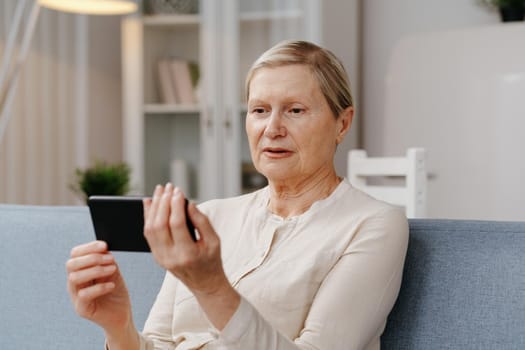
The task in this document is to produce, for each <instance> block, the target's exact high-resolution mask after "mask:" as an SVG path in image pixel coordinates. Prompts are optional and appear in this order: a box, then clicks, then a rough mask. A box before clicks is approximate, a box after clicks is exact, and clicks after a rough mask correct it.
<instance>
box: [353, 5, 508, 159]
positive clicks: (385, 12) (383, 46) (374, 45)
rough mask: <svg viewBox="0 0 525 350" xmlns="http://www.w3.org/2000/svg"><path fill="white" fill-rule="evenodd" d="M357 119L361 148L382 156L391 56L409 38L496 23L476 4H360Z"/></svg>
mask: <svg viewBox="0 0 525 350" xmlns="http://www.w3.org/2000/svg"><path fill="white" fill-rule="evenodd" d="M362 3H363V4H362V6H363V18H362V21H363V29H362V68H363V70H362V86H361V88H362V91H361V101H362V105H361V115H362V117H363V118H362V122H363V124H364V125H363V146H364V147H365V149H366V150H367V151H368V152H369V153H370V154H371V155H382V153H383V151H384V149H383V147H382V140H381V138H380V137H378V135H379V133H380V132H381V129H382V126H383V125H382V122H381V120H382V118H384V115H385V114H386V113H387V112H385V110H384V109H385V77H386V72H387V65H388V62H389V60H390V58H391V57H392V52H393V49H394V47H395V46H396V44H398V43H399V41H400V40H401V39H402V38H404V37H406V36H409V35H413V34H417V33H422V32H430V31H438V30H446V29H453V28H465V27H471V26H479V25H484V24H490V23H497V22H498V21H499V18H498V16H497V13H496V12H492V11H489V10H488V9H487V8H485V7H482V6H480V5H479V3H478V2H477V0H363V1H362Z"/></svg>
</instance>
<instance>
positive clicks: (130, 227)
mask: <svg viewBox="0 0 525 350" xmlns="http://www.w3.org/2000/svg"><path fill="white" fill-rule="evenodd" d="M142 200H143V197H132V196H90V197H89V198H88V207H89V212H90V214H91V221H92V222H93V227H94V229H95V236H96V237H97V239H98V240H102V241H105V242H106V243H107V244H108V248H109V250H119V251H132V252H150V251H151V249H150V247H149V245H148V242H147V241H146V238H144V206H143V202H142ZM185 209H186V226H187V227H188V231H190V235H191V238H192V239H193V241H196V240H197V236H196V234H195V228H194V227H193V223H192V222H191V220H190V219H189V217H188V200H187V199H186V205H185Z"/></svg>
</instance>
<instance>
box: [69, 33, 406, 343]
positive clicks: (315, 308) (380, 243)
mask: <svg viewBox="0 0 525 350" xmlns="http://www.w3.org/2000/svg"><path fill="white" fill-rule="evenodd" d="M246 91H247V98H248V112H247V115H246V132H247V134H248V139H249V143H250V150H251V155H252V159H253V162H254V164H255V167H256V168H257V170H258V171H259V172H260V173H261V174H263V175H264V176H265V177H266V178H267V179H268V183H269V185H268V186H267V187H265V188H263V189H261V190H259V191H256V192H254V193H251V194H247V195H243V196H240V197H235V198H229V199H221V200H213V201H209V202H206V203H203V204H201V205H199V207H198V208H197V207H196V206H195V205H194V204H191V205H190V206H189V209H188V215H189V217H190V219H191V221H192V222H193V224H194V226H195V227H196V228H197V230H198V233H199V239H198V241H197V242H194V241H193V240H192V239H191V237H190V235H189V233H188V230H187V228H186V225H185V219H184V195H183V193H181V191H180V190H179V189H178V188H176V187H173V186H172V185H171V184H167V185H166V186H160V185H159V186H157V188H156V189H155V192H154V194H153V197H152V198H151V199H146V200H144V216H145V228H144V232H145V236H146V239H147V241H148V243H149V245H150V247H151V250H152V253H153V255H154V257H155V259H156V261H157V262H158V264H159V265H160V266H162V267H163V268H164V269H166V270H167V273H166V277H165V280H164V283H163V285H162V287H161V290H160V293H159V295H158V297H157V300H156V302H155V304H154V305H153V308H152V310H151V313H150V315H149V318H148V320H147V322H146V325H145V327H144V330H143V332H141V333H139V332H138V331H137V329H136V328H135V325H134V324H133V320H132V316H131V315H132V313H131V303H130V299H129V296H128V293H127V290H126V287H125V283H124V281H123V279H122V276H121V275H120V273H119V270H118V267H117V264H116V262H115V259H114V257H113V255H111V253H109V252H108V251H107V246H106V244H105V243H104V242H100V241H96V242H91V243H88V244H85V245H82V246H78V247H75V248H73V250H72V253H71V259H70V260H69V261H68V262H67V270H68V275H69V278H68V289H69V293H70V295H71V298H72V301H73V303H74V305H75V309H76V311H77V312H78V314H80V315H81V316H83V317H85V318H87V319H89V320H91V321H93V322H95V323H97V324H98V325H100V326H101V327H102V328H103V329H104V331H105V335H106V342H107V347H108V348H110V349H111V350H116V349H126V350H129V349H177V350H179V349H243V350H248V349H250V350H252V349H261V350H269V349H323V350H329V349H345V350H346V349H379V348H380V335H381V333H382V332H383V329H384V327H385V323H386V318H387V315H388V313H389V312H390V310H391V308H392V306H393V304H394V302H395V300H396V297H397V294H398V291H399V286H400V283H401V275H402V270H403V263H404V258H405V254H406V248H407V240H408V228H407V220H406V218H405V216H404V214H403V213H402V211H401V210H399V209H398V208H394V207H392V206H390V205H388V204H386V203H383V202H380V201H377V200H375V199H373V198H371V197H369V196H367V195H366V194H364V193H362V192H360V191H358V190H356V189H355V188H353V187H352V186H351V185H350V184H349V183H348V181H347V180H345V179H343V178H341V177H339V176H338V175H337V174H336V171H335V168H334V164H333V159H334V154H335V151H336V148H337V145H338V144H339V143H341V142H342V141H343V138H344V137H345V135H346V134H347V132H348V130H349V128H350V125H351V122H352V117H353V114H354V109H353V105H352V97H351V93H350V89H349V84H348V80H347V77H346V73H345V71H344V68H343V66H342V65H341V63H340V62H339V60H338V59H337V58H336V57H335V56H334V55H333V54H332V53H331V52H329V51H327V50H325V49H322V48H320V47H318V46H316V45H314V44H311V43H308V42H300V41H299V42H284V43H281V44H279V45H277V46H275V47H273V48H271V49H270V50H269V51H267V52H265V53H264V54H263V55H262V56H261V57H260V58H259V59H258V60H257V61H256V62H255V63H254V65H253V66H252V68H251V70H250V72H249V73H248V77H247V81H246Z"/></svg>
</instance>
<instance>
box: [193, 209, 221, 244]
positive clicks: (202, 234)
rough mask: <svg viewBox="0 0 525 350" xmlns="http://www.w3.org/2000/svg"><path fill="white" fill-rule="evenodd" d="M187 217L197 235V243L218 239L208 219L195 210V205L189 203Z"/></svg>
mask: <svg viewBox="0 0 525 350" xmlns="http://www.w3.org/2000/svg"><path fill="white" fill-rule="evenodd" d="M188 216H189V218H190V220H191V222H192V223H193V226H195V228H196V229H197V231H198V233H199V241H201V240H202V241H204V242H205V241H210V240H211V239H218V236H217V233H215V230H214V229H213V226H212V225H211V223H210V221H209V220H208V217H207V216H206V215H204V213H202V212H201V211H200V210H199V208H197V206H196V205H195V203H191V202H190V203H189V204H188Z"/></svg>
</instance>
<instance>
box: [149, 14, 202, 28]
mask: <svg viewBox="0 0 525 350" xmlns="http://www.w3.org/2000/svg"><path fill="white" fill-rule="evenodd" d="M200 21H201V19H200V16H199V15H198V14H195V15H149V16H144V17H143V23H144V25H145V26H150V27H166V26H168V27H169V26H180V25H199V24H200Z"/></svg>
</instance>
